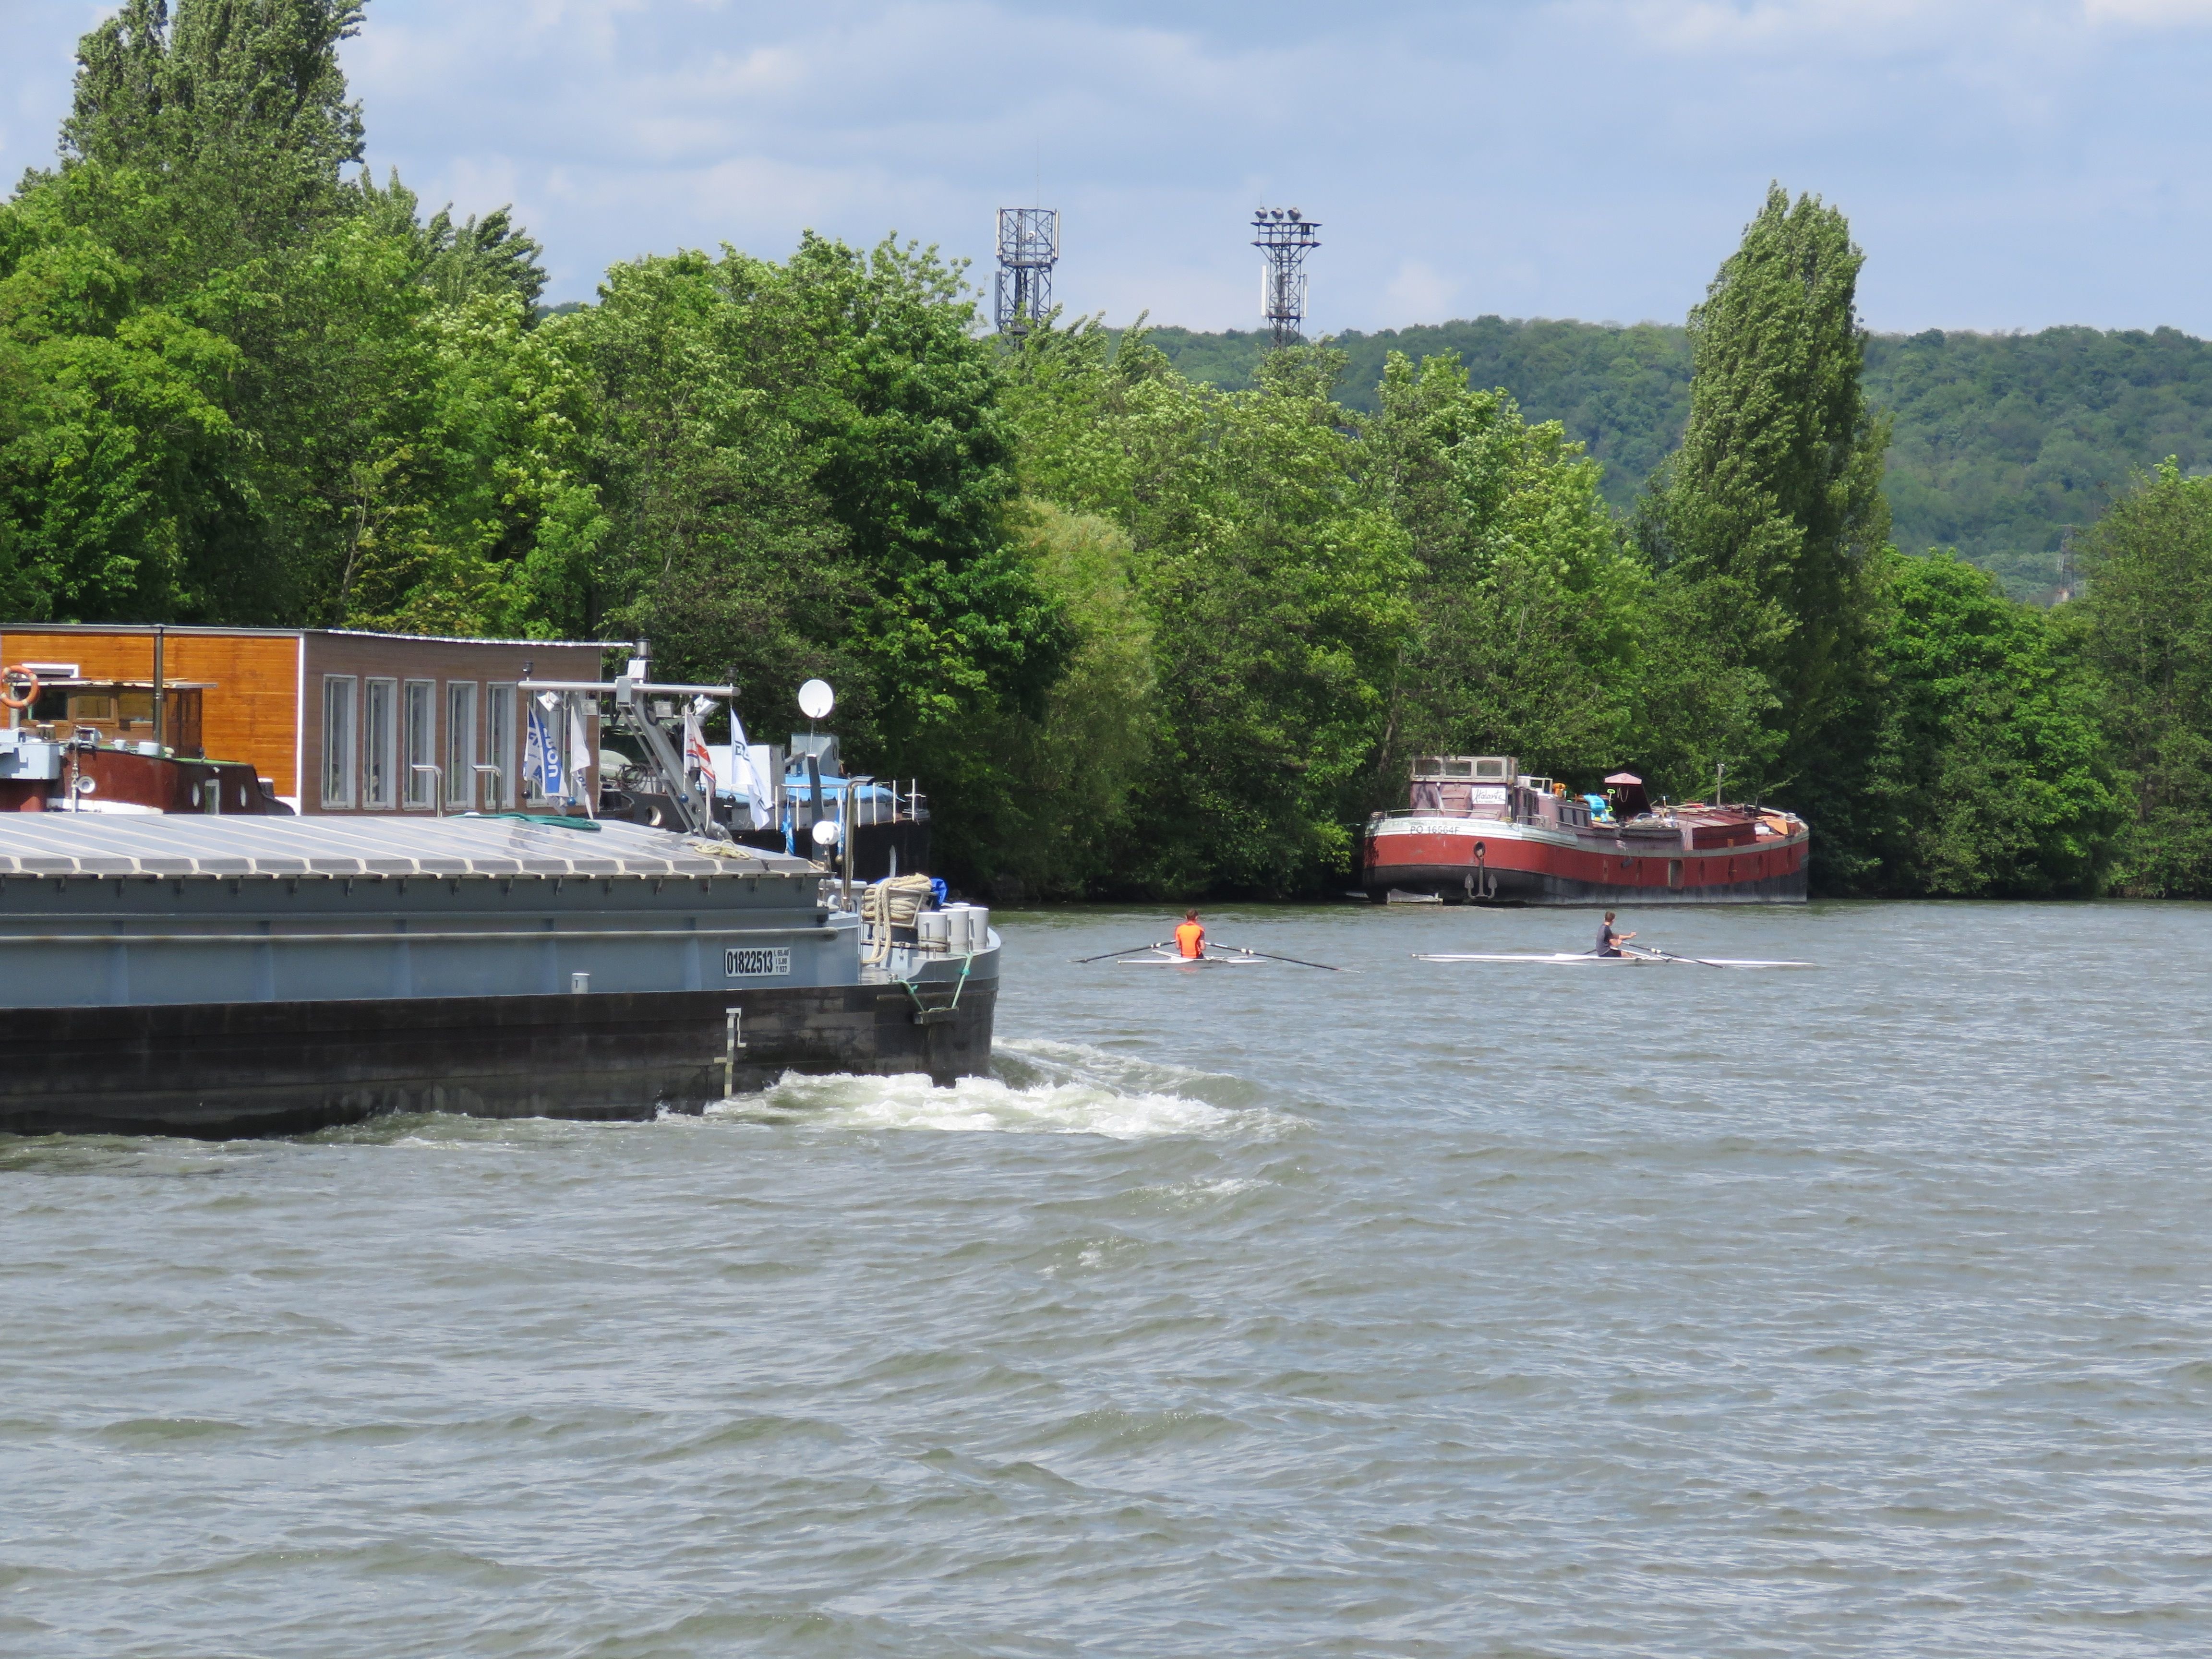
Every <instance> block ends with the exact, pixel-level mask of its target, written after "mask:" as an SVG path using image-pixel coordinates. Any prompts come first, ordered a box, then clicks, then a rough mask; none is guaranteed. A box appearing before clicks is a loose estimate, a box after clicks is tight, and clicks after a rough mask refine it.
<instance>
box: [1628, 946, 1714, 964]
mask: <svg viewBox="0 0 2212 1659" xmlns="http://www.w3.org/2000/svg"><path fill="white" fill-rule="evenodd" d="M1620 948H1621V949H1622V950H1624V951H1627V952H1628V954H1629V955H1631V956H1632V957H1648V958H1650V960H1651V961H1654V962H1690V963H1696V964H1697V965H1698V966H1699V967H1700V968H1717V967H1719V966H1720V963H1717V962H1707V961H1705V959H1704V958H1702V957H1678V956H1676V955H1675V954H1674V952H1673V951H1659V950H1655V949H1653V948H1652V947H1651V946H1650V945H1622V946H1621V947H1620Z"/></svg>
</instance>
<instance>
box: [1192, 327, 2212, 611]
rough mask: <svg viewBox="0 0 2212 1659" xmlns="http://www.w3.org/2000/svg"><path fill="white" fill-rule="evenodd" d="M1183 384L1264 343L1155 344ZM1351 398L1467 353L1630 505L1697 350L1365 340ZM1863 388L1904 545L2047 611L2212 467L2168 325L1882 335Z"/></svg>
mask: <svg viewBox="0 0 2212 1659" xmlns="http://www.w3.org/2000/svg"><path fill="white" fill-rule="evenodd" d="M1150 338H1151V339H1152V343H1154V344H1156V345H1158V347H1159V348H1160V349H1162V350H1163V351H1164V352H1166V353H1167V354H1168V357H1169V359H1170V362H1173V363H1174V364H1175V365H1176V368H1178V369H1180V370H1181V371H1182V373H1184V374H1189V375H1192V376H1194V377H1195V378H1198V379H1200V380H1210V381H1212V382H1213V383H1215V384H1217V385H1219V386H1224V387H1238V386H1247V385H1249V384H1250V380H1251V376H1252V374H1253V371H1254V369H1255V367H1256V365H1257V364H1258V362H1259V360H1260V358H1261V355H1262V354H1263V352H1264V350H1265V349H1266V340H1265V337H1262V336H1260V335H1256V334H1243V333H1236V332H1231V333H1227V334H1194V333H1192V332H1190V331H1188V330H1184V329H1174V328H1163V329H1158V330H1155V331H1152V334H1151V336H1150ZM1334 344H1335V345H1337V346H1338V347H1339V348H1340V349H1342V350H1343V351H1344V353H1345V354H1346V360H1347V365H1348V367H1347V371H1346V380H1345V388H1344V394H1343V395H1344V399H1345V401H1346V404H1350V405H1352V406H1353V407H1355V408H1371V407H1372V406H1373V403H1374V392H1373V390H1372V388H1373V387H1374V386H1375V384H1376V380H1378V379H1379V378H1380V376H1381V374H1382V365H1383V358H1384V357H1385V356H1387V355H1388V354H1389V353H1390V352H1392V351H1403V352H1406V353H1407V354H1409V355H1411V356H1413V357H1415V358H1419V357H1420V356H1425V355H1426V354H1429V353H1431V352H1437V351H1456V352H1458V353H1459V354H1460V356H1461V359H1462V361H1463V362H1465V363H1466V364H1467V366H1468V370H1469V372H1470V374H1471V375H1472V377H1473V379H1474V384H1475V385H1477V386H1502V387H1504V389H1505V390H1506V391H1508V392H1511V393H1512V394H1513V396H1514V398H1516V400H1517V401H1518V402H1519V404H1521V407H1522V410H1525V411H1526V412H1527V413H1528V416H1530V418H1532V419H1534V420H1540V421H1558V422H1559V423H1560V424H1561V425H1563V426H1565V428H1566V429H1567V432H1568V434H1569V435H1570V436H1571V437H1574V438H1576V439H1578V440H1580V441H1582V442H1583V444H1584V445H1586V446H1587V447H1588V448H1589V453H1590V454H1591V455H1592V456H1593V457H1594V458H1595V459H1597V460H1598V461H1600V462H1601V463H1602V464H1603V465H1604V467H1605V479H1604V484H1603V489H1604V491H1605V496H1606V499H1607V501H1611V502H1612V503H1613V505H1614V506H1615V507H1620V508H1623V509H1626V507H1627V506H1628V505H1629V503H1630V502H1631V501H1633V500H1634V498H1635V495H1636V493H1637V491H1638V490H1639V489H1642V488H1643V485H1644V480H1645V479H1646V478H1648V477H1650V474H1651V472H1652V471H1653V469H1655V468H1656V466H1657V465H1659V463H1660V461H1661V460H1662V459H1664V458H1665V456H1666V454H1667V453H1668V451H1669V450H1671V449H1672V448H1673V447H1674V445H1675V444H1676V443H1677V442H1679V441H1680V437H1681V433H1682V427H1683V423H1684V422H1685V421H1686V419H1687V418H1688V415H1689V399H1690V349H1689V339H1688V337H1687V335H1686V333H1685V331H1683V330H1682V329H1681V328H1680V327H1677V326H1672V325H1658V324H1653V323H1640V324H1638V325H1635V326H1633V327H1626V328H1623V327H1616V326H1613V325H1607V324H1599V323H1574V322H1552V321H1545V320H1535V321H1528V322H1519V321H1507V320H1505V319H1501V318H1497V317H1480V318H1477V319H1474V321H1472V322H1454V323H1443V324H1439V325H1434V326H1431V327H1421V328H1407V329H1395V330H1386V331H1383V332H1380V333H1376V334H1358V333H1352V334H1346V335H1344V336H1342V337H1340V338H1338V339H1337V340H1335V341H1334ZM1866 387H1867V395H1868V397H1869V398H1870V399H1871V400H1872V401H1873V403H1874V404H1875V407H1876V408H1877V409H1880V410H1887V411H1888V412H1889V413H1890V414H1891V416H1893V420H1894V426H1893V431H1892V434H1891V441H1890V450H1889V457H1888V469H1887V474H1886V476H1885V487H1886V489H1887V494H1888V496H1889V503H1890V512H1891V515H1892V520H1893V525H1894V530H1895V534H1896V537H1897V541H1898V545H1899V546H1900V547H1903V548H1905V549H1906V550H1908V551H1914V552H1918V551H1923V550H1926V549H1928V548H1930V547H1953V548H1956V549H1957V550H1958V551H1959V553H1960V555H1961V556H1963V557H1965V558H1966V559H1967V560H1969V561H1971V562H1973V563H1975V564H1978V565H1980V566H1982V567H1984V568H1986V569H1989V570H1991V571H1994V572H1995V573H1996V574H1997V576H1998V578H1999V579H2000V580H2002V582H2003V583H2004V585H2005V587H2006V589H2007V591H2008V592H2011V593H2013V594H2015V596H2017V597H2020V598H2023V599H2040V600H2045V601H2047V600H2048V599H2051V598H2052V597H2053V596H2054V593H2055V591H2056V590H2057V588H2058V586H2059V585H2060V581H2061V553H2062V550H2063V549H2064V548H2065V546H2066V545H2067V541H2068V538H2069V534H2071V533H2072V532H2077V531H2079V530H2081V529H2082V528H2084V527H2086V526H2088V525H2090V524H2092V523H2093V522H2094V521H2095V520H2097V518H2098V517H2099V516H2100V514H2101V513H2103V512H2104V511H2105V509H2106V507H2109V506H2110V505H2111V504H2112V500H2113V498H2114V497H2115V495H2118V493H2119V492H2120V491H2122V490H2123V489H2125V488H2126V486H2127V483H2128V479H2129V477H2130V475H2131V474H2136V473H2144V472H2148V471H2149V470H2150V469H2151V468H2152V467H2154V466H2155V465H2157V464H2158V463H2159V462H2160V461H2162V460H2164V459H2166V457H2167V456H2169V455H2171V456H2174V457H2176V458H2178V459H2179V461H2180V463H2181V466H2182V470H2183V471H2184V472H2185V473H2196V472H2201V471H2208V470H2212V343H2208V342H2206V341H2203V340H2199V339H2196V338H2193V337H2191V336H2189V335H2186V334H2182V333H2179V332H2178V331H2175V330H2173V329H2170V328H2161V329H2159V330H2157V331H2154V332H2151V333H2145V332H2143V331H2141V330H2127V331H2113V332H2105V331H2100V330H2097V329H2090V328H2052V329H2045V330H2044V331H2042V332H2041V333H2039V334H1996V335H1991V334H1962V333H1950V334H1947V333H1945V332H1943V331H1941V330H1929V331H1928V332H1926V333H1923V334H1915V335H1911V336H1909V337H1907V336H1898V335H1881V334H1877V335H1874V336H1872V337H1870V338H1869V340H1868V343H1867V353H1866Z"/></svg>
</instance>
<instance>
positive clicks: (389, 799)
mask: <svg viewBox="0 0 2212 1659" xmlns="http://www.w3.org/2000/svg"><path fill="white" fill-rule="evenodd" d="M361 748H362V805H364V806H366V807H368V808H369V809H370V810H371V811H378V812H389V811H391V810H392V808H393V807H395V806H397V805H398V804H399V797H398V792H397V790H396V789H395V788H394V787H393V784H394V782H395V781H396V780H397V778H398V775H399V682H398V680H370V681H368V682H367V683H366V684H364V685H363V686H362V704H361Z"/></svg>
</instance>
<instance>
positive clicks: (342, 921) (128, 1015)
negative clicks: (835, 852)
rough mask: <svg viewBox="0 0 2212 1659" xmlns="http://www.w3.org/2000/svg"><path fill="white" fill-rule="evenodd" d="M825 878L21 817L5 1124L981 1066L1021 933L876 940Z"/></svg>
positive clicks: (744, 860)
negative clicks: (1003, 939) (960, 941)
mask: <svg viewBox="0 0 2212 1659" xmlns="http://www.w3.org/2000/svg"><path fill="white" fill-rule="evenodd" d="M837 895H838V884H837V883H836V882H835V881H834V880H832V879H830V878H829V877H827V876H826V875H825V873H824V872H823V870H822V869H821V867H820V866H816V865H812V864H809V863H807V862H806V861H805V860H800V859H795V858H788V857H785V856H782V855H781V854H773V853H763V852H759V851H757V850H755V849H752V848H737V847H732V846H730V845H729V844H727V843H720V844H716V843H711V842H701V841H697V840H694V839H691V838H690V837H687V836H680V835H671V834H669V833H667V832H665V831H662V830H658V829H647V828H644V827H642V826H641V825H635V824H627V823H605V824H602V825H601V826H600V827H599V829H597V830H596V831H586V830H581V829H574V828H568V827H566V826H563V825H558V824H550V823H542V822H526V821H522V820H518V819H512V818H498V817H483V818H475V817H467V818H445V819H440V820H404V819H391V818H386V819H379V820H349V821H335V820H332V819H331V818H326V817H325V818H272V817H252V818H237V817H198V816H181V815H180V816H175V817H160V816H153V815H147V816H143V817H125V816H113V817H110V816H105V815H100V814H93V813H20V814H19V813H9V814H4V815H0V1003H4V1006H6V1007H7V1009H8V1011H9V1018H8V1019H7V1020H6V1021H5V1022H4V1024H0V1132H7V1133H16V1134H38V1133H76V1134H82V1133H120V1134H148V1133H161V1134H185V1135H197V1136H207V1137H223V1136H233V1135H257V1134H292V1133H304V1132H307V1131H311V1130H314V1129H319V1128H324V1127H330V1126H331V1125H335V1124H341V1123H349V1122H354V1121H359V1120H361V1119H363V1118H367V1117H370V1116H373V1115H378V1114H381V1113H388V1112H415V1111H444V1112H460V1113H466V1114H470V1115H478V1116H489V1117H516V1116H550V1117H573V1118H638V1117H650V1116H652V1115H655V1114H656V1113H657V1112H659V1111H662V1110H675V1111H697V1110H700V1109H702V1108H703V1107H704V1106H706V1105H708V1103H712V1102H714V1101H716V1100H720V1099H721V1098H723V1097H725V1096H726V1095H727V1094H730V1093H740V1094H742V1093H744V1092H746V1091H753V1090H757V1089H760V1088H762V1087H763V1086H765V1085H767V1084H768V1083H769V1082H771V1081H773V1080H774V1079H775V1078H776V1077H778V1076H780V1075H781V1073H784V1072H786V1071H798V1072H812V1073H835V1072H854V1073H927V1075H928V1076H929V1077H930V1078H931V1079H933V1080H934V1081H935V1082H937V1083H939V1084H940V1085H947V1084H950V1083H951V1082H952V1081H953V1079H956V1078H957V1077H961V1076H967V1075H975V1074H978V1073H981V1072H982V1071H983V1070H984V1068H985V1067H986V1066H987V1063H988V1061H989V1059H990V1051H991V1020H992V1014H993V1011H994V1004H995V1002H996V1000H997V992H998V964H999V940H998V938H997V936H996V934H995V933H992V932H991V931H990V930H989V928H988V927H987V925H983V924H981V923H979V925H978V926H977V927H975V929H974V933H975V934H976V935H980V937H972V938H971V939H970V944H971V945H973V947H974V948H972V949H969V950H963V951H959V952H958V953H957V954H953V953H948V952H946V951H945V950H944V949H943V947H941V946H939V947H937V951H936V953H935V954H930V953H928V952H927V951H925V950H924V949H923V948H922V947H921V946H920V945H917V944H915V942H914V941H913V940H912V939H911V938H906V939H898V938H896V937H895V938H894V939H888V940H871V941H870V944H871V945H872V949H871V950H870V951H869V954H870V955H871V956H875V957H881V958H882V960H881V961H880V962H879V963H878V965H875V966H864V965H863V963H862V923H861V921H860V917H859V916H858V915H854V914H852V913H851V912H849V911H845V910H841V909H839V908H837Z"/></svg>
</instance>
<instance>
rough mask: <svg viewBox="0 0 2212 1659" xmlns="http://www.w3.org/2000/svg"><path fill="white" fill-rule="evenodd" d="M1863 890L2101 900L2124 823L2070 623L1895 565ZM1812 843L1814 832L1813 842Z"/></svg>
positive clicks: (1987, 578) (1910, 561)
mask: <svg viewBox="0 0 2212 1659" xmlns="http://www.w3.org/2000/svg"><path fill="white" fill-rule="evenodd" d="M1891 560H1892V562H1893V567H1894V568H1893V572H1892V575H1891V579H1890V580H1889V581H1888V582H1887V584H1886V592H1887V605H1886V606H1885V615H1884V617H1883V627H1882V629H1881V643H1880V647H1879V657H1880V662H1881V682H1882V689H1881V719H1880V721H1879V725H1878V728H1877V730H1876V731H1875V732H1874V733H1873V734H1872V735H1873V739H1874V740H1873V745H1872V746H1873V755H1872V758H1871V763H1870V765H1869V790H1868V793H1869V808H1868V811H1867V813H1866V818H1867V822H1868V824H1869V833H1868V836H1867V847H1868V850H1869V852H1870V853H1871V854H1874V855H1875V859H1876V860H1878V861H1877V862H1876V864H1875V866H1874V868H1873V870H1872V871H1871V872H1869V876H1868V877H1867V878H1865V880H1864V883H1863V884H1864V886H1865V887H1866V888H1867V889H1868V890H1872V891H1876V892H1881V893H1887V894H1890V895H1894V896H1906V895H1913V894H1923V893H1933V894H1941V895H1945V896H1959V897H1981V896H1989V897H2040V896H2049V895H2053V894H2066V893H2088V892H2094V891H2095V890H2097V888H2098V886H2099V885H2100V882H2101V881H2102V879H2103V877H2104V873H2105V871H2106V868H2107V867H2108V866H2109V864H2110V862H2111V859H2112V850H2113V833H2114V831H2115V830H2116V829H2118V825H2119V821H2120V812H2119V811H2118V807H2119V799H2118V796H2117V795H2116V794H2115V793H2114V792H2113V790H2112V787H2111V780H2110V778H2109V776H2108V775H2107V771H2106V760H2105V754H2104V749H2105V744H2104V734H2103V732H2102V731H2101V730H2100V722H2099V707H2098V689H2097V686H2096V684H2095V680H2094V678H2093V675H2092V674H2091V673H2090V672H2088V671H2087V668H2086V665H2084V664H2083V663H2082V662H2081V660H2080V658H2079V656H2078V654H2077V653H2075V652H2074V651H2073V650H2072V649H2071V648H2070V645H2071V642H2070V641H2069V638H2068V637H2067V635H2068V633H2069V625H2068V621H2069V619H2067V618H2066V617H2064V616H2063V614H2062V615H2059V616H2052V615H2051V614H2049V613H2046V612H2044V611H2038V610H2034V609H2033V608H2031V607H2029V606H2027V605H2022V604H2020V603H2019V602H2018V601H2016V600H2014V599H2008V598H2006V597H2005V595H2004V594H2003V593H2002V592H2001V591H2000V590H1999V589H1998V586H1997V584H1996V579H1995V578H1994V577H1992V576H1991V575H1990V574H1989V573H1988V572H1986V571H1983V570H1978V569H1976V568H1974V567H1973V566H1972V565H1969V564H1966V563H1964V562H1960V560H1959V559H1958V558H1957V557H1956V556H1953V555H1951V554H1949V553H1938V554H1932V555H1929V556H1927V557H1924V558H1901V557H1898V556H1895V555H1892V556H1891ZM1816 828H1817V826H1816Z"/></svg>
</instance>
